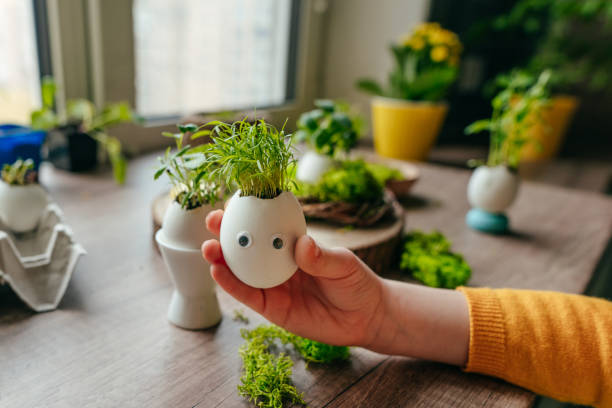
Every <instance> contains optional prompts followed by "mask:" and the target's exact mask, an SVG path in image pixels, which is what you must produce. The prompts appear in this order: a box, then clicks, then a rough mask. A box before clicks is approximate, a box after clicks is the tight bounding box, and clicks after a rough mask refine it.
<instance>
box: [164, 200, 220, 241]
mask: <svg viewBox="0 0 612 408" xmlns="http://www.w3.org/2000/svg"><path fill="white" fill-rule="evenodd" d="M217 208H222V207H221V206H215V207H212V206H210V205H203V206H200V207H198V208H194V209H192V210H186V209H183V208H181V205H180V204H179V203H177V202H176V201H174V200H172V203H171V204H170V205H169V206H168V209H167V210H166V214H165V215H164V220H163V221H162V230H163V234H164V239H165V241H166V242H167V243H168V244H169V245H172V246H174V247H177V248H186V249H199V248H200V247H201V246H202V243H203V242H204V241H206V240H207V239H212V238H214V236H213V235H212V234H211V233H210V232H209V231H208V229H207V228H206V216H207V215H208V213H209V212H211V211H212V210H214V209H217Z"/></svg>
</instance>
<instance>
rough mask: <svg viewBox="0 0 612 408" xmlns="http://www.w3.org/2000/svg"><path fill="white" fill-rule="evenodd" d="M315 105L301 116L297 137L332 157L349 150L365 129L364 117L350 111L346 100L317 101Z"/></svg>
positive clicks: (317, 150) (298, 122)
mask: <svg viewBox="0 0 612 408" xmlns="http://www.w3.org/2000/svg"><path fill="white" fill-rule="evenodd" d="M315 106H316V109H314V110H311V111H310V112H305V113H303V114H302V115H301V116H300V118H299V119H298V121H297V131H296V133H295V138H296V140H297V141H299V142H306V144H307V145H308V146H310V148H311V149H313V150H315V151H316V152H317V153H320V154H325V155H328V156H331V157H337V156H338V154H339V153H340V152H344V153H348V152H349V151H350V150H351V149H352V148H353V147H354V146H355V145H356V144H357V139H358V138H359V136H360V135H361V132H362V131H363V126H364V120H363V118H362V117H361V116H359V115H357V114H354V113H351V112H350V105H349V104H347V103H343V102H339V101H330V100H317V101H315Z"/></svg>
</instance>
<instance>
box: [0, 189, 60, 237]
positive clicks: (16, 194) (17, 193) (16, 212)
mask: <svg viewBox="0 0 612 408" xmlns="http://www.w3.org/2000/svg"><path fill="white" fill-rule="evenodd" d="M47 203H48V200H47V194H46V193H45V190H44V189H43V188H42V187H41V186H40V185H38V184H29V185H25V186H14V185H9V184H7V183H5V182H3V181H0V218H1V219H2V222H3V223H4V225H6V227H7V228H9V229H10V230H11V231H13V232H17V233H23V232H28V231H32V230H34V229H35V228H36V226H37V225H38V224H39V222H40V219H41V217H42V215H43V212H44V210H45V207H46V206H47Z"/></svg>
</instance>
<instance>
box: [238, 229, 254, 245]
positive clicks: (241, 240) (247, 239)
mask: <svg viewBox="0 0 612 408" xmlns="http://www.w3.org/2000/svg"><path fill="white" fill-rule="evenodd" d="M236 240H237V241H238V245H240V246H241V247H243V248H248V247H250V246H251V244H252V243H253V238H251V234H249V233H248V232H247V231H240V232H239V233H238V235H237V236H236Z"/></svg>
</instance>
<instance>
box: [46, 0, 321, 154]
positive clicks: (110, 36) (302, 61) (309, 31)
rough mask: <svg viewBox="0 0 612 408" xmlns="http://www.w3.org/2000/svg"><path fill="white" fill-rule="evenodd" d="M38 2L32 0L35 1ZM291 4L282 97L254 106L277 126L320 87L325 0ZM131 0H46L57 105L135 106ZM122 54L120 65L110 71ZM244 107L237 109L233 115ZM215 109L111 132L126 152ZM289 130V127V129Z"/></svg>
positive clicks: (155, 142)
mask: <svg viewBox="0 0 612 408" xmlns="http://www.w3.org/2000/svg"><path fill="white" fill-rule="evenodd" d="M34 1H37V0H34ZM286 1H290V2H291V13H292V16H291V25H290V36H291V38H290V39H289V43H290V44H295V45H296V46H294V47H291V46H290V49H289V58H288V64H289V66H288V70H287V85H288V86H287V89H286V92H287V96H288V97H289V98H287V99H288V100H287V101H286V103H284V104H282V105H280V106H271V107H258V108H257V113H258V116H260V117H264V118H266V119H267V120H269V121H270V122H271V123H274V124H275V125H277V126H282V125H283V124H284V123H285V121H286V120H288V123H289V124H293V123H295V120H296V119H297V117H298V115H299V114H300V113H301V112H303V111H304V110H308V109H310V108H311V106H312V102H313V100H314V99H315V97H316V96H317V94H318V92H319V89H320V81H318V79H319V77H320V69H319V68H320V65H321V64H320V62H321V58H322V55H321V47H320V46H319V45H320V44H321V43H322V41H321V36H322V34H323V23H324V21H323V20H324V15H323V11H324V10H325V9H326V7H321V5H320V4H319V3H321V2H322V1H323V2H325V0H286ZM132 6H133V1H132V0H78V1H70V2H67V1H61V0H48V1H47V18H48V26H49V43H50V55H51V65H52V71H53V75H54V77H55V80H56V82H57V84H58V101H57V102H58V103H57V105H58V109H60V110H61V109H63V108H64V106H65V101H66V99H70V98H76V97H86V98H89V99H91V100H92V101H94V103H95V104H96V105H97V106H103V105H104V104H106V103H109V102H115V101H127V102H129V103H130V104H132V106H134V104H135V99H136V90H135V81H134V79H135V60H134V35H133V15H132ZM118 58H121V59H122V61H124V64H125V66H124V69H122V70H114V69H111V68H112V66H113V61H114V60H116V59H118ZM241 115H244V111H242V112H236V117H237V118H238V117H240V116H241ZM213 117H214V112H209V113H203V114H201V115H195V116H192V117H189V118H179V117H168V118H156V119H153V120H148V121H146V122H145V123H144V124H143V125H141V126H135V125H129V124H128V125H121V126H118V127H117V128H114V129H113V135H114V136H117V137H118V138H119V139H120V140H121V141H122V142H123V144H124V149H125V150H126V151H127V152H129V153H131V154H138V153H141V152H144V151H148V150H153V149H157V148H159V147H162V146H165V145H167V144H168V139H165V138H163V137H161V136H159V135H160V133H161V132H162V131H167V130H173V129H174V124H175V123H176V122H178V121H183V120H193V121H206V120H208V119H210V118H213ZM288 127H289V128H292V126H288Z"/></svg>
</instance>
